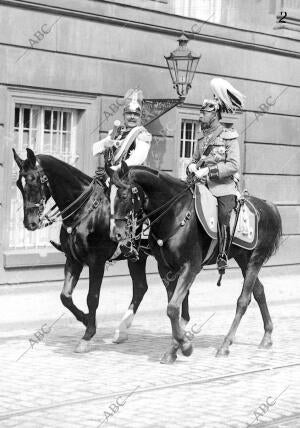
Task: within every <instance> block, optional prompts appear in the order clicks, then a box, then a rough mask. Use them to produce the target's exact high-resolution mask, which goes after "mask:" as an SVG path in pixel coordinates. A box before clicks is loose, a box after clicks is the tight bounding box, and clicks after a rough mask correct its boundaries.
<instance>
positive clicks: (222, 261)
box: [217, 253, 228, 274]
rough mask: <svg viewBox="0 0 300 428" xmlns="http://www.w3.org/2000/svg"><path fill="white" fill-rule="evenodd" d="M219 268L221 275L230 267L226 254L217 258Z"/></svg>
mask: <svg viewBox="0 0 300 428" xmlns="http://www.w3.org/2000/svg"><path fill="white" fill-rule="evenodd" d="M217 266H218V271H219V273H220V274H224V273H225V269H226V268H227V267H228V258H227V255H226V254H225V253H222V254H219V255H218V258H217Z"/></svg>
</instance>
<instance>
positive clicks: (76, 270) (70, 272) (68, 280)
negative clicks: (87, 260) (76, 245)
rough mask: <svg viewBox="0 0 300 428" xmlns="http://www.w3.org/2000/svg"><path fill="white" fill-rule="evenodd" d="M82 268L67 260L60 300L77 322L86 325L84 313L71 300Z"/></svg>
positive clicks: (80, 265)
mask: <svg viewBox="0 0 300 428" xmlns="http://www.w3.org/2000/svg"><path fill="white" fill-rule="evenodd" d="M82 268H83V266H82V264H80V263H78V262H76V261H71V260H69V259H68V258H67V261H66V264H65V280H64V286H63V289H62V292H61V294H60V299H61V301H62V304H63V305H64V306H65V307H66V308H68V309H69V311H71V312H72V314H73V315H74V316H75V318H76V319H77V320H78V321H80V322H82V323H83V324H84V325H86V324H87V315H86V314H85V313H84V312H82V311H81V310H80V309H78V308H77V306H76V305H74V303H73V299H72V294H73V291H74V288H75V287H76V284H77V282H78V279H79V277H80V274H81V271H82Z"/></svg>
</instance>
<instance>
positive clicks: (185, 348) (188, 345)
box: [180, 342, 194, 357]
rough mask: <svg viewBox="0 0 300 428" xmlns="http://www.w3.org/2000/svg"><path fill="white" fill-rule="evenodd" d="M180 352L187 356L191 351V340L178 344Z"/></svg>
mask: <svg viewBox="0 0 300 428" xmlns="http://www.w3.org/2000/svg"><path fill="white" fill-rule="evenodd" d="M180 349H181V352H182V354H183V355H184V356H185V357H189V356H190V355H192V353H193V350H194V348H193V344H192V342H185V343H183V344H182V345H181V346H180Z"/></svg>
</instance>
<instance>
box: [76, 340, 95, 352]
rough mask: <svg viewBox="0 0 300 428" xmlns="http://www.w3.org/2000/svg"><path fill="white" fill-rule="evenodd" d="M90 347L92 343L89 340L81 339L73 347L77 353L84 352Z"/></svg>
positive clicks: (88, 350)
mask: <svg viewBox="0 0 300 428" xmlns="http://www.w3.org/2000/svg"><path fill="white" fill-rule="evenodd" d="M91 348H92V344H91V341H90V340H84V339H81V340H80V341H79V343H78V344H77V346H76V348H75V349H74V352H76V353H78V354H84V353H86V352H90V350H91Z"/></svg>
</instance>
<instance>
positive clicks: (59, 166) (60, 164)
mask: <svg viewBox="0 0 300 428" xmlns="http://www.w3.org/2000/svg"><path fill="white" fill-rule="evenodd" d="M36 157H37V159H38V160H39V162H40V165H41V167H42V168H43V169H45V171H47V170H53V169H54V170H55V171H60V172H61V173H62V174H64V171H65V172H66V174H67V175H69V174H71V175H72V179H74V180H75V181H78V182H79V183H80V184H83V185H88V184H90V183H91V181H92V178H91V177H90V176H89V175H87V174H85V173H84V172H82V171H80V170H79V169H77V168H75V167H74V166H72V165H70V164H68V163H66V162H64V161H62V160H60V159H58V158H56V157H54V156H51V155H43V154H40V155H37V156H36Z"/></svg>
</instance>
